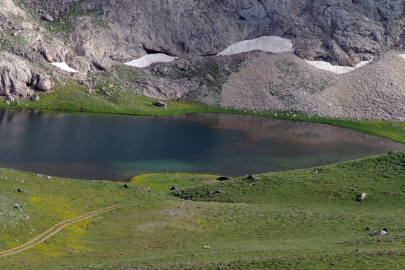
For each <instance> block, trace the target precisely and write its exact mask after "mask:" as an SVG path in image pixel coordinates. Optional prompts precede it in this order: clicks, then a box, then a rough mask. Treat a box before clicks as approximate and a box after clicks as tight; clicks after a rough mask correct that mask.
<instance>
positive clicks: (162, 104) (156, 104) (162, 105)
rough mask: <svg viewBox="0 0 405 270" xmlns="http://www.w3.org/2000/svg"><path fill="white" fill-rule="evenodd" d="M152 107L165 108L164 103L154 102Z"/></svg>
mask: <svg viewBox="0 0 405 270" xmlns="http://www.w3.org/2000/svg"><path fill="white" fill-rule="evenodd" d="M153 105H154V106H157V107H162V108H166V103H164V102H161V101H155V102H153Z"/></svg>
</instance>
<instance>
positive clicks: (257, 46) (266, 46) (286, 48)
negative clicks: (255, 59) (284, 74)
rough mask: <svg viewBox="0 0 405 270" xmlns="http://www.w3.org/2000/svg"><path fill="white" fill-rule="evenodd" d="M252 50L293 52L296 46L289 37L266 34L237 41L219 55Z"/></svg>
mask: <svg viewBox="0 0 405 270" xmlns="http://www.w3.org/2000/svg"><path fill="white" fill-rule="evenodd" d="M251 51H264V52H271V53H282V52H293V51H294V48H293V45H292V42H291V40H289V39H285V38H281V37H276V36H265V37H260V38H256V39H252V40H244V41H241V42H238V43H235V44H233V45H231V46H229V47H228V48H227V49H226V50H224V51H222V52H220V53H218V54H217V55H232V54H238V53H243V52H251Z"/></svg>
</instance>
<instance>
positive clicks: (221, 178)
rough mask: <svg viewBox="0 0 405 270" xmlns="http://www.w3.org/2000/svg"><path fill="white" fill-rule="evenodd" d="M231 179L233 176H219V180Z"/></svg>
mask: <svg viewBox="0 0 405 270" xmlns="http://www.w3.org/2000/svg"><path fill="white" fill-rule="evenodd" d="M229 179H231V178H229V177H226V176H221V177H218V178H217V180H218V181H225V180H229Z"/></svg>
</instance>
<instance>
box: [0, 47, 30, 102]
mask: <svg viewBox="0 0 405 270" xmlns="http://www.w3.org/2000/svg"><path fill="white" fill-rule="evenodd" d="M0 78H1V85H0V95H3V96H9V95H15V96H20V97H27V96H31V95H32V94H33V90H31V89H30V88H28V87H27V84H29V83H30V82H31V78H32V74H31V69H30V67H29V66H28V65H27V64H26V63H25V62H24V61H22V60H20V59H18V58H17V57H15V56H13V55H12V54H9V53H7V52H1V53H0Z"/></svg>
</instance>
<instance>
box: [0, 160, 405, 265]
mask: <svg viewBox="0 0 405 270" xmlns="http://www.w3.org/2000/svg"><path fill="white" fill-rule="evenodd" d="M404 164H405V153H404V152H397V153H394V154H390V155H383V156H378V157H371V158H367V159H362V160H356V161H351V162H345V163H340V164H334V165H329V166H324V167H319V168H313V169H304V170H296V171H289V172H281V173H269V174H262V175H255V176H254V177H255V179H247V177H239V178H234V179H230V180H227V181H221V182H218V181H215V177H214V176H208V175H193V174H180V173H170V174H164V173H162V174H150V175H144V176H138V177H135V178H134V179H133V180H132V181H131V182H129V183H128V185H129V188H124V187H123V183H116V182H101V181H81V180H71V179H62V178H52V179H45V177H38V176H36V175H35V174H30V173H24V172H18V171H13V170H1V171H0V177H2V178H1V179H0V190H1V192H0V194H1V200H0V201H1V202H0V203H1V204H0V205H1V209H0V212H1V213H2V215H0V219H2V225H6V226H1V227H0V232H1V238H2V241H1V250H0V251H3V250H6V249H9V248H13V247H15V246H18V245H20V244H22V243H25V242H27V241H28V240H30V239H31V238H33V237H35V236H36V235H38V234H39V233H40V232H42V231H45V230H46V229H47V228H49V227H51V226H52V225H53V224H55V223H57V222H59V221H61V220H64V219H67V218H70V217H72V216H75V215H79V214H82V213H86V212H89V211H92V210H96V209H100V208H103V207H105V206H108V205H113V204H116V203H121V202H127V201H130V200H131V201H138V202H139V203H138V204H136V205H133V206H130V207H126V208H121V209H118V210H114V211H112V212H109V213H104V214H102V215H100V216H97V217H94V218H92V219H90V220H86V221H81V222H79V223H78V224H72V225H71V226H68V227H67V228H65V229H64V230H62V231H61V232H60V233H59V234H56V235H55V236H53V237H52V238H49V239H48V240H46V241H45V242H44V243H42V244H40V245H38V246H36V247H34V248H32V249H30V250H27V251H23V252H21V253H18V254H15V255H12V256H8V257H3V258H0V268H1V269H21V268H23V267H24V268H27V269H44V268H50V269H54V268H56V269H190V268H191V269H326V268H330V267H334V268H337V269H347V268H351V269H394V268H399V269H402V268H403V267H404V264H405V260H404V259H405V257H404V255H405V248H404V246H403V243H404V240H405V223H404V222H405V210H404V208H403V205H404V203H405V198H404V191H403V188H404V187H405V181H404V177H403V175H404V172H405V168H404ZM259 178H260V179H259ZM23 179H24V180H23ZM201 179H203V180H201ZM21 181H24V182H21ZM138 185H139V186H138ZM172 185H177V186H178V187H179V188H180V190H177V191H173V192H171V191H169V187H170V186H172ZM18 188H20V189H21V190H22V191H23V193H19V192H13V190H16V189H18ZM219 191H220V192H219ZM361 192H366V193H367V194H368V195H367V197H366V199H364V200H362V201H358V200H357V199H356V196H357V195H358V194H360V193H361ZM180 193H181V194H180ZM173 195H174V196H173ZM180 198H182V199H180ZM191 198H192V199H193V200H189V199H191ZM14 203H18V204H20V205H22V206H23V209H24V212H20V211H19V210H18V209H15V208H13V206H14ZM86 206H87V207H86ZM10 214H12V215H10ZM13 215H14V216H13ZM25 215H27V216H29V218H25ZM17 223H18V224H17ZM367 228H368V229H367ZM383 228H386V229H388V233H387V235H384V236H372V235H373V234H374V232H375V231H376V230H380V229H383ZM16 240H18V242H17V241H16ZM204 246H209V248H205V249H204Z"/></svg>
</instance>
